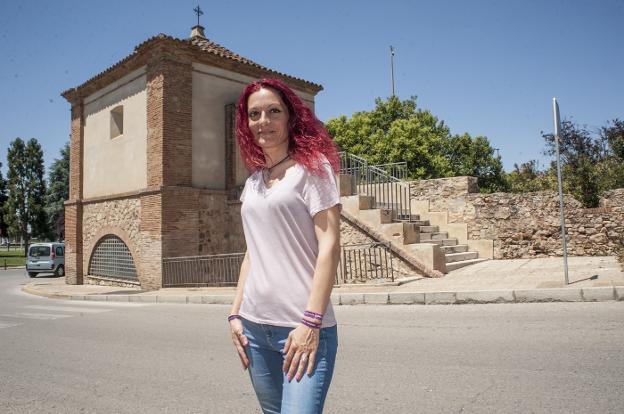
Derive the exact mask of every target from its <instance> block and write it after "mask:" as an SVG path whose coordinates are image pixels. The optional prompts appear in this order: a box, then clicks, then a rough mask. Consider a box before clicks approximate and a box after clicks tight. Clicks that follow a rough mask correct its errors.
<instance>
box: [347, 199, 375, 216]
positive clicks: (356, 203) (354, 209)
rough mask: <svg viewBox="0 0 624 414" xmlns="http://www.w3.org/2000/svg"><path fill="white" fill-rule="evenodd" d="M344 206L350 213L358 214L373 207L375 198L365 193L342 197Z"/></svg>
mask: <svg viewBox="0 0 624 414" xmlns="http://www.w3.org/2000/svg"><path fill="white" fill-rule="evenodd" d="M340 202H341V203H342V208H343V209H344V210H345V211H347V212H349V213H350V214H353V215H357V214H358V212H359V211H360V210H368V209H371V208H373V198H372V197H369V196H363V195H354V196H343V197H340Z"/></svg>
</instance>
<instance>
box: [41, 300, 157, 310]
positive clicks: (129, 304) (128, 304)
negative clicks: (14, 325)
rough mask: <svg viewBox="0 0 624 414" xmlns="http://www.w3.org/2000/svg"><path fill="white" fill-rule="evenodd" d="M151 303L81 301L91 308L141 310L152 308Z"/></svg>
mask: <svg viewBox="0 0 624 414" xmlns="http://www.w3.org/2000/svg"><path fill="white" fill-rule="evenodd" d="M49 300H51V301H54V302H57V301H58V299H49ZM76 302H77V301H72V300H62V303H64V304H67V305H73V304H75V303H76ZM150 305H151V304H150V303H136V302H113V301H111V302H104V301H100V300H94V301H89V300H81V301H80V306H90V307H94V308H97V307H101V308H121V307H128V308H139V307H142V306H150Z"/></svg>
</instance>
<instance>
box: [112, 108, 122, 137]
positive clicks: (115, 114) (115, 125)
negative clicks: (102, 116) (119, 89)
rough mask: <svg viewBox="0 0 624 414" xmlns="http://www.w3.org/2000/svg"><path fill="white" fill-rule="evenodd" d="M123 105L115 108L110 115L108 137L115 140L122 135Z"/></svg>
mask: <svg viewBox="0 0 624 414" xmlns="http://www.w3.org/2000/svg"><path fill="white" fill-rule="evenodd" d="M123 118H124V114H123V105H119V106H116V107H115V108H113V109H112V110H111V113H110V137H111V139H112V138H115V137H118V136H120V135H123V124H124V122H123Z"/></svg>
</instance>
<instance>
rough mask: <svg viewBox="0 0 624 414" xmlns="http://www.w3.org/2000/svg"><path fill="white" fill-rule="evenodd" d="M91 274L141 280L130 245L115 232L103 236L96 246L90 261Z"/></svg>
mask: <svg viewBox="0 0 624 414" xmlns="http://www.w3.org/2000/svg"><path fill="white" fill-rule="evenodd" d="M89 275H91V276H104V277H112V278H116V279H130V280H136V281H138V280H139V279H138V277H137V273H136V268H135V266H134V260H133V259H132V254H131V253H130V250H129V249H128V246H126V244H125V243H124V242H123V240H121V239H120V238H119V237H117V236H115V235H113V234H107V235H106V236H104V237H102V238H101V239H100V240H99V241H98V243H97V245H96V246H95V249H94V250H93V254H92V255H91V262H90V263H89Z"/></svg>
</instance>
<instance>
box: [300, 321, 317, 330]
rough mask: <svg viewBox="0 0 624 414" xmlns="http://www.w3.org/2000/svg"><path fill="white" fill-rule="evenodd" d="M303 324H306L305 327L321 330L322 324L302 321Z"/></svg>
mask: <svg viewBox="0 0 624 414" xmlns="http://www.w3.org/2000/svg"><path fill="white" fill-rule="evenodd" d="M301 323H302V324H304V325H305V326H307V327H308V328H312V329H321V324H320V323H314V322H310V321H309V320H307V319H302V320H301Z"/></svg>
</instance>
